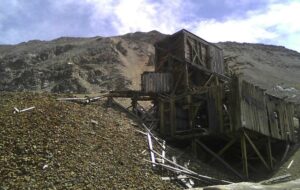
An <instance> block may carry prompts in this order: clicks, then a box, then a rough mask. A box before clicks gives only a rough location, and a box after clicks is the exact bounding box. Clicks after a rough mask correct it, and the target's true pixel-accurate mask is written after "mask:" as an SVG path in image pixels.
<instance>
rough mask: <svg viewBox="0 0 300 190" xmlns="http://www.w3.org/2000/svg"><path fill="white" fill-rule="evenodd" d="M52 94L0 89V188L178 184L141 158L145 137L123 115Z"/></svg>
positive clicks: (168, 186)
mask: <svg viewBox="0 0 300 190" xmlns="http://www.w3.org/2000/svg"><path fill="white" fill-rule="evenodd" d="M56 98H57V97H56V96H55V95H49V94H33V93H3V92H0V139H1V141H0V155H1V159H0V181H1V183H0V189H1V190H2V189H3V190H4V189H178V188H179V187H178V186H176V185H174V184H172V183H170V182H166V181H162V180H161V178H160V176H159V175H158V174H156V173H154V172H153V170H152V168H151V166H150V164H148V163H146V162H144V161H143V159H144V158H148V155H147V154H142V152H143V151H144V150H147V148H148V147H147V144H146V143H147V141H146V140H145V137H143V136H142V135H140V134H137V133H136V132H135V131H134V128H133V125H132V123H133V121H131V120H130V119H128V118H127V117H126V116H125V115H124V114H123V113H121V112H118V111H115V110H113V109H111V108H106V107H105V106H104V102H99V103H97V104H93V105H79V104H76V103H71V102H59V101H56V100H55V99H56ZM31 106H35V109H33V110H31V111H27V112H23V113H17V114H14V113H13V108H14V107H17V108H19V109H23V108H27V107H31ZM92 120H94V121H92ZM95 123H98V124H95ZM147 153H148V151H147Z"/></svg>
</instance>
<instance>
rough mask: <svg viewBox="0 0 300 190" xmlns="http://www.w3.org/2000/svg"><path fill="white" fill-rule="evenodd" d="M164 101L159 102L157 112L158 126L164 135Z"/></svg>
mask: <svg viewBox="0 0 300 190" xmlns="http://www.w3.org/2000/svg"><path fill="white" fill-rule="evenodd" d="M164 111H165V110H164V102H162V101H160V102H159V114H160V120H159V122H160V123H159V127H160V133H161V134H163V135H165V122H164V115H165V113H164Z"/></svg>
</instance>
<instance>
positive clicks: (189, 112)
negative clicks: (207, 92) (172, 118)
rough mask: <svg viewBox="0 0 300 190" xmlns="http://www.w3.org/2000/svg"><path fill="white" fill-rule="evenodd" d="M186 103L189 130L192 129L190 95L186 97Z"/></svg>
mask: <svg viewBox="0 0 300 190" xmlns="http://www.w3.org/2000/svg"><path fill="white" fill-rule="evenodd" d="M186 98H187V103H188V114H189V115H188V118H189V129H192V128H193V119H194V117H193V115H194V114H193V106H192V96H191V95H187V97H186Z"/></svg>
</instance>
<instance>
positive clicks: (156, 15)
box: [86, 0, 188, 34]
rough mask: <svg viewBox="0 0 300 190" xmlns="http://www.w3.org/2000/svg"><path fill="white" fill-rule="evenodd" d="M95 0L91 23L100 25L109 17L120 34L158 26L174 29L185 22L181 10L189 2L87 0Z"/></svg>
mask: <svg viewBox="0 0 300 190" xmlns="http://www.w3.org/2000/svg"><path fill="white" fill-rule="evenodd" d="M86 2H88V3H92V4H94V7H95V10H96V12H94V14H93V17H92V18H91V23H93V25H97V24H99V23H101V22H102V21H101V20H103V19H107V18H109V20H110V22H111V23H112V26H113V27H114V29H115V30H116V32H117V33H118V34H124V33H128V32H136V31H150V30H159V31H160V32H163V33H172V32H174V31H176V30H177V29H178V28H181V27H183V26H185V25H186V24H185V23H184V22H181V21H180V20H181V18H182V16H183V14H180V13H181V12H182V10H183V8H184V7H186V6H187V5H188V3H186V4H184V2H183V1H182V0H173V1H168V0H161V1H160V2H158V1H155V2H154V1H150V0H131V1H126V0H119V1H102V0H86Z"/></svg>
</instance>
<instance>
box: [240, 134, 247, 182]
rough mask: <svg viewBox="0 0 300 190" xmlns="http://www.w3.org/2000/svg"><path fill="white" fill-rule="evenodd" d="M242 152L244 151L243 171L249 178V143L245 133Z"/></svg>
mask: <svg viewBox="0 0 300 190" xmlns="http://www.w3.org/2000/svg"><path fill="white" fill-rule="evenodd" d="M241 152H242V163H243V171H244V174H245V176H246V177H247V178H249V172H248V160H247V144H246V137H245V135H244V133H242V134H241Z"/></svg>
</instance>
